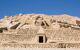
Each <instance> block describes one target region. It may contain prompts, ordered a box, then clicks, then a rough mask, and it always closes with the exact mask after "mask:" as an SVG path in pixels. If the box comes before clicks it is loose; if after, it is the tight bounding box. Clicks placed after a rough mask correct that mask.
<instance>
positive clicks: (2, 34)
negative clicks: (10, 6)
mask: <svg viewBox="0 0 80 50" xmlns="http://www.w3.org/2000/svg"><path fill="white" fill-rule="evenodd" d="M0 47H22V48H70V47H74V48H76V47H77V48H79V47H80V19H79V18H78V17H73V16H70V15H66V14H63V15H45V14H19V15H15V16H5V17H4V18H3V19H0Z"/></svg>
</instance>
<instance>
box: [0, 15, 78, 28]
mask: <svg viewBox="0 0 80 50" xmlns="http://www.w3.org/2000/svg"><path fill="white" fill-rule="evenodd" d="M77 19H78V20H77ZM76 21H77V22H76ZM53 23H58V24H53ZM63 23H68V24H73V25H76V24H79V18H75V17H73V16H69V15H66V14H63V15H45V14H19V15H16V16H5V17H4V18H3V19H2V20H0V27H1V26H3V27H4V26H6V27H7V28H9V27H11V29H13V26H14V27H16V28H17V29H20V28H22V27H25V28H26V27H30V25H32V26H42V27H43V28H44V29H47V28H50V27H54V26H53V25H55V27H56V26H58V25H59V24H63ZM11 25H12V26H11ZM8 26H9V27H8ZM58 27H59V26H58ZM16 28H15V29H16Z"/></svg>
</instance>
